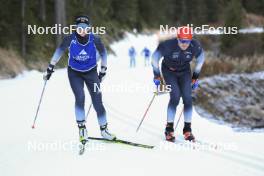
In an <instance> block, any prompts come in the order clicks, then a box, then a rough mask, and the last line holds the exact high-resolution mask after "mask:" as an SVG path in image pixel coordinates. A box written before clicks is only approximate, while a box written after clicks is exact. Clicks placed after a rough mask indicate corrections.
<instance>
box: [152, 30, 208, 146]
mask: <svg viewBox="0 0 264 176" xmlns="http://www.w3.org/2000/svg"><path fill="white" fill-rule="evenodd" d="M162 57H163V58H164V59H163V60H162V64H161V65H162V66H161V71H162V75H163V78H164V80H165V82H166V84H167V85H170V86H171V92H170V100H169V104H168V108H167V124H166V128H165V137H166V140H168V141H172V142H173V141H175V136H174V119H175V114H176V108H177V106H178V104H179V100H180V97H182V99H183V104H184V112H183V114H184V128H183V135H184V138H185V140H189V141H194V140H195V138H194V135H193V133H192V129H191V122H192V96H191V94H192V90H194V89H196V88H197V87H198V77H199V74H200V71H201V68H202V65H203V63H204V51H203V49H202V47H201V45H200V43H199V42H198V41H197V40H195V39H193V35H192V29H191V28H189V27H187V26H182V27H180V28H179V30H178V34H177V38H173V39H170V40H166V41H164V42H162V43H160V44H159V45H158V47H157V49H156V50H155V52H154V53H153V55H152V67H153V72H154V83H155V84H156V85H157V86H158V85H159V84H160V81H161V72H160V69H159V61H160V59H161V58H162ZM193 57H195V58H196V66H195V68H194V71H193V74H192V76H191V67H190V62H191V61H192V59H193Z"/></svg>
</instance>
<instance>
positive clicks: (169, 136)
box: [165, 122, 175, 142]
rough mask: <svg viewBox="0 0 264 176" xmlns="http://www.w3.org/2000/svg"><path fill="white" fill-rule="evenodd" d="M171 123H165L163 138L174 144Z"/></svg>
mask: <svg viewBox="0 0 264 176" xmlns="http://www.w3.org/2000/svg"><path fill="white" fill-rule="evenodd" d="M173 126H174V125H173V122H171V123H167V125H166V128H165V138H166V140H167V141H169V142H175V136H174V127H173Z"/></svg>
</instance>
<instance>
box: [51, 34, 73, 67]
mask: <svg viewBox="0 0 264 176" xmlns="http://www.w3.org/2000/svg"><path fill="white" fill-rule="evenodd" d="M70 43H71V36H67V37H65V38H64V39H63V41H62V43H61V44H60V46H59V47H58V48H57V49H56V51H55V52H54V54H53V56H52V58H51V61H50V64H51V65H56V64H57V63H58V62H59V60H60V58H61V57H62V55H63V54H64V52H65V50H66V49H67V48H68V47H69V46H70Z"/></svg>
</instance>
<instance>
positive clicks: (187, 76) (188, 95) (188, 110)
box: [179, 71, 195, 141]
mask: <svg viewBox="0 0 264 176" xmlns="http://www.w3.org/2000/svg"><path fill="white" fill-rule="evenodd" d="M179 83H180V84H179V85H180V90H181V94H182V99H183V104H184V128H183V134H184V138H185V139H186V140H189V141H194V140H195V138H194V136H193V134H192V129H191V122H192V87H191V72H190V71H188V72H185V73H184V74H183V75H182V76H180V78H179Z"/></svg>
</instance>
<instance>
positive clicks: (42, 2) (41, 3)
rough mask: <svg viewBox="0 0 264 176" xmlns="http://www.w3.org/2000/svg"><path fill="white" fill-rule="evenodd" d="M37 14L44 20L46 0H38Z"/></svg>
mask: <svg viewBox="0 0 264 176" xmlns="http://www.w3.org/2000/svg"><path fill="white" fill-rule="evenodd" d="M39 15H40V16H39V17H40V20H41V21H45V20H46V0H39Z"/></svg>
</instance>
